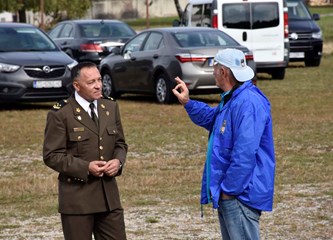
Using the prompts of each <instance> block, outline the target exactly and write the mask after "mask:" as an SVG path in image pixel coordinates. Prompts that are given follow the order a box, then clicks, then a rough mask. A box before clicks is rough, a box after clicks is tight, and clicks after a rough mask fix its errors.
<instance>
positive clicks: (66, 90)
mask: <svg viewBox="0 0 333 240" xmlns="http://www.w3.org/2000/svg"><path fill="white" fill-rule="evenodd" d="M76 64H77V62H76V61H75V60H73V59H72V58H70V57H69V56H68V55H67V54H66V53H64V52H63V51H61V50H60V49H59V48H58V47H57V46H56V44H55V43H54V42H53V41H52V40H51V39H50V38H49V37H48V36H47V34H46V33H45V32H43V31H42V30H40V29H39V28H37V27H35V26H33V25H30V24H22V23H0V101H29V102H35V101H56V100H59V99H63V98H67V97H68V96H69V94H70V91H71V90H72V80H71V72H70V70H71V68H72V67H73V66H75V65H76Z"/></svg>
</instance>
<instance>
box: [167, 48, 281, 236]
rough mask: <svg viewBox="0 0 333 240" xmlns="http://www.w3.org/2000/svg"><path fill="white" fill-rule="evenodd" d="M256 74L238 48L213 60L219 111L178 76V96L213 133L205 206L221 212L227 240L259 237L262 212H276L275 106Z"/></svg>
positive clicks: (205, 174)
mask: <svg viewBox="0 0 333 240" xmlns="http://www.w3.org/2000/svg"><path fill="white" fill-rule="evenodd" d="M253 76H254V72H253V70H252V69H251V68H250V67H249V66H247V65H246V60H245V56H244V54H243V52H242V51H240V50H237V49H224V50H220V51H219V52H218V53H217V54H216V56H215V58H214V77H215V81H216V85H217V86H218V87H219V88H221V89H222V90H223V94H221V96H222V100H221V103H220V104H219V105H218V106H217V107H210V106H208V105H207V104H205V103H203V102H199V101H195V100H191V99H190V98H189V91H188V89H187V87H186V84H185V83H184V82H183V81H182V80H181V79H180V78H178V77H177V78H176V81H177V83H178V84H177V86H176V87H175V88H174V89H173V93H174V94H175V96H176V97H177V98H178V100H179V102H180V103H181V104H182V105H184V107H185V109H186V111H187V113H188V115H189V117H190V118H191V120H192V121H193V122H194V123H195V124H197V125H199V126H201V127H204V128H205V129H207V130H208V131H209V141H208V149H207V158H206V163H205V168H204V172H203V178H202V190H201V204H208V203H212V204H213V207H214V208H217V209H218V215H219V221H220V226H221V233H222V238H223V239H224V240H228V239H234V240H239V239H250V240H254V239H259V238H260V229H259V218H260V215H261V211H271V210H272V206H273V194H274V175H275V156H274V142H273V131H272V117H271V112H270V102H269V100H268V99H267V98H266V97H265V95H264V94H263V93H262V92H261V91H260V90H259V89H258V88H257V87H256V86H254V85H253V84H252V82H251V79H252V78H253Z"/></svg>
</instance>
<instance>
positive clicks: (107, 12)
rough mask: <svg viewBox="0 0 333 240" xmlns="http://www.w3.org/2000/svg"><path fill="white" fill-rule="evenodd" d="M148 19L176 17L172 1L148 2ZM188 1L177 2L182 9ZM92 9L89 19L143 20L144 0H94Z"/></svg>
mask: <svg viewBox="0 0 333 240" xmlns="http://www.w3.org/2000/svg"><path fill="white" fill-rule="evenodd" d="M148 2H149V3H150V4H151V5H150V6H149V8H148V13H149V17H168V16H176V15H177V10H176V6H175V3H174V1H173V0H148ZM187 2H188V0H179V4H180V6H181V7H182V8H183V9H184V8H185V6H186V4H187ZM92 3H93V7H92V9H91V10H90V11H89V12H88V15H90V16H89V17H91V18H117V19H128V18H145V17H146V12H147V8H146V4H145V3H146V0H95V1H93V2H92Z"/></svg>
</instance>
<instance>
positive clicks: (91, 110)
mask: <svg viewBox="0 0 333 240" xmlns="http://www.w3.org/2000/svg"><path fill="white" fill-rule="evenodd" d="M89 107H90V113H91V114H90V115H91V119H92V120H93V121H94V123H95V124H96V126H97V127H98V118H97V116H96V113H95V111H94V109H95V104H94V103H90V105H89Z"/></svg>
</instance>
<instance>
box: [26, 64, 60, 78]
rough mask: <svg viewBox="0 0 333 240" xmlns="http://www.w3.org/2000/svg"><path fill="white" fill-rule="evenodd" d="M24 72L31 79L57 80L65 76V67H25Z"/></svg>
mask: <svg viewBox="0 0 333 240" xmlns="http://www.w3.org/2000/svg"><path fill="white" fill-rule="evenodd" d="M24 71H25V72H26V74H27V75H28V76H29V77H33V78H59V77H61V76H63V75H64V74H65V71H66V67H65V66H63V65H59V66H25V67H24Z"/></svg>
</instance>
